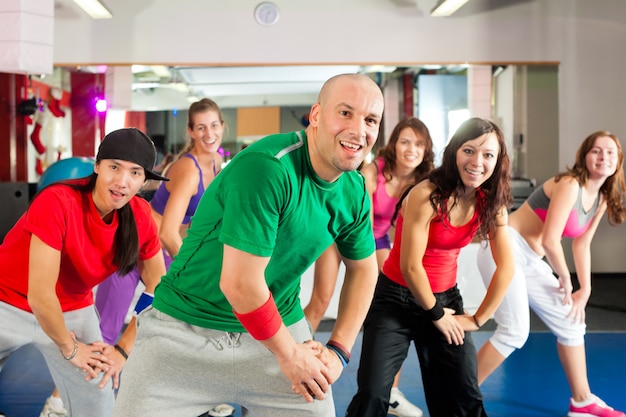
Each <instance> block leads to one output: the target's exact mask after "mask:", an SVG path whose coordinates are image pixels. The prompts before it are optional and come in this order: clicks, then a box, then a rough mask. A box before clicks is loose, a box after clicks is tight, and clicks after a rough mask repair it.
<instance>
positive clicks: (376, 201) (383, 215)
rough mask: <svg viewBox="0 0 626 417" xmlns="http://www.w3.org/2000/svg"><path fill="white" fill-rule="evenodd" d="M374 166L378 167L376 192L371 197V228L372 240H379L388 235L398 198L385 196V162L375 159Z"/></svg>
mask: <svg viewBox="0 0 626 417" xmlns="http://www.w3.org/2000/svg"><path fill="white" fill-rule="evenodd" d="M376 164H377V165H378V179H377V181H376V191H374V194H373V195H372V197H373V198H372V200H373V201H372V203H373V205H374V207H373V210H374V224H373V225H372V228H373V230H374V238H375V239H379V238H381V237H383V236H386V235H387V233H389V229H390V228H391V218H392V217H393V213H394V212H395V211H396V205H397V204H398V201H399V198H394V197H391V196H389V194H387V189H386V187H385V184H386V183H387V180H386V179H385V176H384V175H383V167H384V166H385V160H384V159H383V158H377V159H376Z"/></svg>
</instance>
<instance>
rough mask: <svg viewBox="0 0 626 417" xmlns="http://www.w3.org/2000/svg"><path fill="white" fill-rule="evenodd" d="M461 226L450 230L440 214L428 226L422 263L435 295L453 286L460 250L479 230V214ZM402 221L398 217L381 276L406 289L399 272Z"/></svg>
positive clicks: (450, 226)
mask: <svg viewBox="0 0 626 417" xmlns="http://www.w3.org/2000/svg"><path fill="white" fill-rule="evenodd" d="M479 209H480V203H478V204H477V206H476V211H475V213H474V216H473V217H472V219H471V220H470V221H469V222H468V223H467V224H464V225H463V226H459V227H455V226H452V225H451V224H450V223H449V222H448V221H447V220H443V221H442V216H441V214H439V215H437V216H436V217H435V218H434V219H433V220H432V221H431V222H430V229H429V231H428V244H427V246H426V251H425V252H424V257H423V259H422V263H423V265H424V269H426V274H427V275H428V281H429V282H430V287H431V289H432V291H433V293H434V294H437V293H441V292H444V291H447V290H449V289H450V288H452V287H454V285H455V284H456V272H457V259H458V257H459V252H460V251H461V248H462V247H465V246H467V245H469V244H470V242H471V241H472V239H473V238H474V235H475V234H476V231H477V230H478V211H479ZM403 223H404V219H403V218H402V215H400V214H399V215H398V219H397V222H396V234H395V237H394V242H393V247H392V248H391V253H390V254H389V257H388V258H387V260H386V261H385V263H384V265H383V273H384V274H385V275H386V276H387V277H389V279H391V280H392V281H394V282H396V283H397V284H400V285H402V286H404V287H406V286H407V285H406V280H405V279H404V276H402V272H401V271H400V249H401V247H402V232H401V230H402V224H403Z"/></svg>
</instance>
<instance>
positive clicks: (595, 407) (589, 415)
mask: <svg viewBox="0 0 626 417" xmlns="http://www.w3.org/2000/svg"><path fill="white" fill-rule="evenodd" d="M579 404H584V405H578V406H577V405H574V402H573V400H570V402H569V413H567V416H568V417H626V414H624V413H622V412H621V411H616V410H614V409H613V408H612V407H609V406H608V405H606V403H605V402H604V401H602V400H601V399H600V398H598V397H596V396H595V395H593V394H591V396H590V397H589V398H588V399H587V400H586V401H583V402H582V403H579Z"/></svg>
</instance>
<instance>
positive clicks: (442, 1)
mask: <svg viewBox="0 0 626 417" xmlns="http://www.w3.org/2000/svg"><path fill="white" fill-rule="evenodd" d="M74 1H76V0H74ZM468 1H469V0H439V1H438V2H437V5H436V6H435V7H434V8H433V9H432V10H431V11H430V15H431V16H435V17H446V16H451V15H452V14H454V12H456V11H457V10H459V9H460V8H461V6H463V5H464V4H465V3H467V2H468Z"/></svg>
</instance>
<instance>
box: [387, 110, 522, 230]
mask: <svg viewBox="0 0 626 417" xmlns="http://www.w3.org/2000/svg"><path fill="white" fill-rule="evenodd" d="M486 133H494V134H495V135H496V138H497V139H498V144H499V147H500V151H499V154H498V160H497V162H496V166H495V168H494V170H493V173H492V174H491V176H490V177H489V178H488V179H487V180H486V181H485V182H484V183H482V185H481V186H480V190H481V192H482V193H483V194H484V200H483V203H482V204H480V205H479V210H480V211H479V213H478V219H479V226H478V230H477V232H476V235H477V236H478V237H479V238H480V239H487V238H488V237H489V232H490V231H491V230H495V226H496V215H497V214H498V212H499V211H500V210H501V209H502V208H503V207H506V208H510V207H511V206H512V204H513V198H512V197H511V175H510V161H509V156H508V153H507V151H506V143H505V142H504V135H503V134H502V131H501V130H500V128H499V127H498V125H496V124H495V123H493V122H491V121H489V120H487V119H482V118H480V117H472V118H471V119H468V120H466V121H465V122H463V123H462V124H461V126H459V128H458V129H457V131H456V132H455V133H454V135H453V136H452V138H451V139H450V143H448V145H447V146H446V148H445V150H444V152H443V158H442V162H441V165H440V166H439V167H437V168H435V169H434V170H433V171H432V172H431V173H430V175H429V176H428V180H429V181H430V182H432V183H433V184H434V185H435V189H434V190H433V191H432V192H431V193H430V204H431V205H432V207H433V209H434V210H435V212H438V213H440V214H441V215H442V216H443V217H447V216H448V214H449V213H450V210H451V209H452V208H453V207H454V204H453V205H452V206H449V207H448V205H447V204H445V202H446V201H447V200H448V198H450V197H451V196H453V195H455V193H456V192H457V190H459V189H460V188H463V187H464V184H463V180H462V179H461V177H460V175H459V171H458V168H457V165H456V153H457V151H458V150H459V148H461V146H463V144H464V143H465V142H467V141H469V140H473V139H476V138H478V137H480V136H482V135H484V134H486ZM411 188H413V187H410V188H409V189H407V190H406V191H405V192H404V194H403V195H402V198H401V199H400V202H399V203H398V206H397V209H396V215H397V212H398V211H399V209H400V207H401V205H402V201H403V200H404V198H405V197H406V196H407V195H408V193H409V191H410V190H411Z"/></svg>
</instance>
